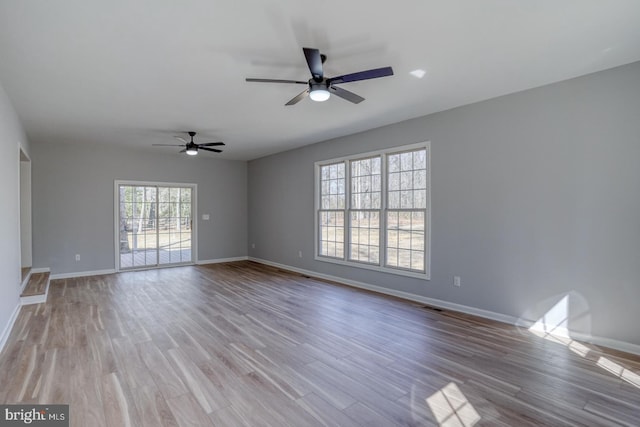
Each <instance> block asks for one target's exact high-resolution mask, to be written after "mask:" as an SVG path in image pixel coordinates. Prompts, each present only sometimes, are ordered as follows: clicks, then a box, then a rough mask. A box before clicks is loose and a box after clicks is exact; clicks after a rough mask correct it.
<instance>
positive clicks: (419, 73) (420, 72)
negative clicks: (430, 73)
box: [409, 68, 427, 79]
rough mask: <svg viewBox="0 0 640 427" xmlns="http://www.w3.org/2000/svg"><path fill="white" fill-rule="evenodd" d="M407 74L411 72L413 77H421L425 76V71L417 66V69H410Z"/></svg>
mask: <svg viewBox="0 0 640 427" xmlns="http://www.w3.org/2000/svg"><path fill="white" fill-rule="evenodd" d="M409 74H411V75H412V76H413V77H415V78H418V79H421V78H423V77H424V76H425V74H427V72H426V71H425V70H423V69H420V68H418V69H417V70H413V71H410V72H409Z"/></svg>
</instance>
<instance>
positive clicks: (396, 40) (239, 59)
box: [0, 0, 640, 160]
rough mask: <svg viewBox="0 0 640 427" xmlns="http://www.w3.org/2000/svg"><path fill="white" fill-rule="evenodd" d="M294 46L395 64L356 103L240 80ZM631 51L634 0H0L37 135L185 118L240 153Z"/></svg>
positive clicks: (89, 135) (161, 128)
mask: <svg viewBox="0 0 640 427" xmlns="http://www.w3.org/2000/svg"><path fill="white" fill-rule="evenodd" d="M303 46H304V47H315V48H318V49H320V50H321V52H323V53H325V54H326V55H327V56H328V58H329V59H328V60H327V62H326V63H325V74H326V75H328V76H334V75H340V74H346V73H351V72H356V71H361V70H365V69H370V68H379V67H383V66H388V65H390V66H392V67H393V69H394V71H395V75H394V76H393V77H385V78H381V79H377V80H368V81H362V82H354V83H347V84H344V85H342V87H343V88H345V89H348V90H350V91H353V92H355V93H357V94H359V95H361V96H363V97H364V98H366V100H365V101H364V102H362V103H361V104H358V105H355V104H351V103H349V102H346V101H344V100H343V99H340V98H337V97H332V98H331V99H329V100H328V101H327V102H324V103H316V102H313V101H311V100H310V99H305V100H303V101H302V102H300V103H299V104H297V105H295V106H290V107H286V106H285V105H284V104H285V103H286V102H287V101H288V100H289V99H291V98H292V97H293V96H295V95H296V94H298V93H299V92H300V91H301V90H302V89H304V86H298V85H284V84H265V83H247V82H245V81H244V79H245V77H264V78H276V79H294V80H307V79H308V78H309V77H310V76H309V71H308V68H307V66H306V63H305V60H304V56H303V54H302V47H303ZM638 60H640V1H639V0H606V1H603V0H484V1H478V0H399V1H384V2H383V1H375V0H373V1H372V0H368V1H365V0H346V1H345V0H343V1H340V2H338V1H335V0H315V1H308V0H275V1H266V0H235V1H234V0H183V1H175V0H137V1H131V0H110V1H98V0H57V1H42V0H1V1H0V82H1V84H2V86H3V87H4V88H5V90H6V92H7V93H8V94H9V96H10V98H11V100H12V102H13V104H14V106H15V108H16V110H17V111H18V115H19V116H20V118H21V120H22V122H23V125H24V126H25V128H26V130H27V133H28V135H29V138H30V139H31V140H32V141H34V142H35V143H46V142H49V141H55V142H80V143H85V144H119V145H126V146H130V147H137V148H140V149H143V148H144V149H149V150H156V151H165V152H172V150H174V149H173V148H172V147H168V148H165V147H154V148H152V147H150V145H151V144H152V143H173V142H174V140H173V139H172V135H175V134H176V132H177V131H187V130H195V131H197V132H199V136H201V137H202V139H200V141H201V142H203V141H204V140H223V141H225V142H226V143H227V147H226V149H225V151H224V153H222V154H218V155H216V154H210V153H207V154H206V155H208V156H212V157H213V156H218V157H221V158H227V159H244V160H248V159H254V158H257V157H261V156H264V155H267V154H270V153H275V152H279V151H283V150H286V149H290V148H294V147H299V146H302V145H306V144H310V143H313V142H317V141H322V140H326V139H329V138H332V137H337V136H341V135H346V134H351V133H354V132H359V131H362V130H366V129H370V128H374V127H378V126H383V125H386V124H389V123H394V122H398V121H401V120H405V119H408V118H412V117H417V116H422V115H425V114H429V113H433V112H437V111H442V110H446V109H449V108H452V107H455V106H459V105H464V104H468V103H471V102H476V101H479V100H483V99H488V98H493V97H496V96H499V95H503V94H507V93H512V92H517V91H521V90H524V89H528V88H532V87H536V86H541V85H544V84H548V83H551V82H556V81H560V80H565V79H568V78H571V77H576V76H580V75H584V74H587V73H591V72H595V71H599V70H603V69H607V68H611V67H615V66H618V65H622V64H626V63H630V62H634V61H638ZM415 69H424V70H425V71H426V75H425V77H424V78H422V79H417V78H415V77H413V76H411V75H410V74H409V72H410V71H412V70H415ZM196 141H198V138H196ZM176 152H177V150H176ZM176 155H178V154H176Z"/></svg>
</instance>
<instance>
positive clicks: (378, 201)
mask: <svg viewBox="0 0 640 427" xmlns="http://www.w3.org/2000/svg"><path fill="white" fill-rule="evenodd" d="M316 215H317V216H316V221H317V222H316V223H317V227H316V243H317V244H316V259H318V260H322V261H328V262H337V263H341V264H348V265H354V266H359V267H362V268H369V269H374V270H380V271H387V272H393V273H397V274H403V275H408V276H413V277H420V278H428V277H429V226H430V224H429V144H428V143H421V144H414V145H411V146H405V147H400V148H395V149H392V150H385V151H379V152H375V153H366V154H362V155H358V156H352V157H347V158H342V159H333V160H328V161H324V162H317V163H316Z"/></svg>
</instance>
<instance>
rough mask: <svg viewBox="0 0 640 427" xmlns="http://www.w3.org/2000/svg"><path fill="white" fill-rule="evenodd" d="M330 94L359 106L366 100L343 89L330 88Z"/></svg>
mask: <svg viewBox="0 0 640 427" xmlns="http://www.w3.org/2000/svg"><path fill="white" fill-rule="evenodd" d="M329 92H331V93H333V94H334V95H337V96H339V97H340V98H342V99H346V100H347V101H349V102H353V103H354V104H359V103H361V102H362V101H364V98H363V97H361V96H360V95H356V94H355V93H353V92H349V91H348V90H345V89H342V88H341V87H335V86H329Z"/></svg>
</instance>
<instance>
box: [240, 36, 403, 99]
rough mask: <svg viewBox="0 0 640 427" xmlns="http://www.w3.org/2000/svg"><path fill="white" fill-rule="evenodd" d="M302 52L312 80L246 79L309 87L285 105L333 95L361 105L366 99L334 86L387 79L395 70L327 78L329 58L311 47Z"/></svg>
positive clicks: (361, 72)
mask: <svg viewBox="0 0 640 427" xmlns="http://www.w3.org/2000/svg"><path fill="white" fill-rule="evenodd" d="M302 52H303V53H304V57H305V59H306V61H307V66H308V67H309V71H311V78H310V79H309V80H308V81H306V82H305V81H299V80H278V79H253V78H248V79H245V80H246V81H247V82H254V83H293V84H302V85H307V89H306V90H304V91H303V92H301V93H299V94H298V95H296V96H295V97H293V98H292V99H291V100H290V101H289V102H287V103H286V104H285V105H294V104H297V103H298V102H300V101H301V100H302V99H303V98H306V97H307V96H309V98H311V100H312V101H317V102H323V101H326V100H327V99H329V97H330V96H331V94H334V95H336V96H338V97H340V98H342V99H345V100H347V101H349V102H352V103H354V104H359V103H361V102H362V101H364V98H363V97H361V96H360V95H356V94H355V93H353V92H349V91H348V90H346V89H342V88H341V87H338V86H334V85H337V84H341V83H349V82H357V81H360V80H368V79H377V78H379V77H387V76H392V75H393V69H392V68H391V67H383V68H376V69H372V70H366V71H360V72H357V73H352V74H345V75H342V76H337V77H331V78H325V77H324V70H323V67H322V64H324V61H326V59H327V57H326V56H325V55H322V54H321V53H320V51H319V50H318V49H312V48H309V47H303V48H302Z"/></svg>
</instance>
